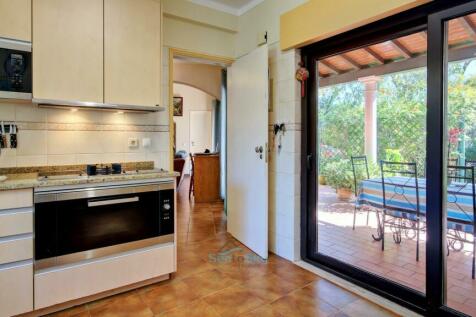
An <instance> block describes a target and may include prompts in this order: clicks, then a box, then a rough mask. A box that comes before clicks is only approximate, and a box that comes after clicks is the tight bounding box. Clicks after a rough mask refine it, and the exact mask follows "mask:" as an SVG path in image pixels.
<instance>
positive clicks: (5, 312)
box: [0, 261, 33, 317]
mask: <svg viewBox="0 0 476 317" xmlns="http://www.w3.org/2000/svg"><path fill="white" fill-rule="evenodd" d="M32 276H33V263H32V261H26V262H24V263H17V264H8V265H1V266H0V317H9V316H14V315H18V314H23V313H26V312H29V311H32V310H33V279H32Z"/></svg>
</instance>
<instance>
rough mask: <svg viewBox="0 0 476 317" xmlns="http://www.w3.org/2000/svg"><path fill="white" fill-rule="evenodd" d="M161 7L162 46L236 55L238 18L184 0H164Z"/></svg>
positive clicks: (225, 55) (220, 54)
mask: <svg viewBox="0 0 476 317" xmlns="http://www.w3.org/2000/svg"><path fill="white" fill-rule="evenodd" d="M162 8H163V12H164V19H163V29H164V33H163V45H164V46H167V47H174V48H180V49H185V50H190V51H194V52H199V53H204V54H209V55H216V56H223V57H230V58H232V57H234V56H235V54H234V53H235V50H234V48H235V36H236V32H237V25H238V17H236V16H234V15H232V14H228V13H223V12H220V11H216V10H212V9H210V8H207V7H203V6H199V5H196V4H194V3H192V2H189V1H185V0H163V7H162Z"/></svg>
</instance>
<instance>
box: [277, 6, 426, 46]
mask: <svg viewBox="0 0 476 317" xmlns="http://www.w3.org/2000/svg"><path fill="white" fill-rule="evenodd" d="M430 1H431V0H365V1H364V0H358V1H356V0H310V1H309V2H307V3H305V4H303V5H301V6H300V7H298V8H296V9H294V10H292V11H289V12H287V13H285V14H284V15H282V16H281V36H280V38H281V49H283V50H285V49H289V48H293V47H300V46H304V45H306V44H310V43H313V42H316V41H319V40H322V39H325V38H328V37H331V36H333V35H336V34H339V33H342V32H345V31H348V30H351V29H354V28H356V27H359V26H362V25H364V24H367V23H370V22H374V21H377V20H380V19H382V18H385V17H388V16H390V15H392V14H395V13H399V12H402V11H405V10H408V9H411V8H414V7H416V6H418V5H421V4H424V3H427V2H430Z"/></svg>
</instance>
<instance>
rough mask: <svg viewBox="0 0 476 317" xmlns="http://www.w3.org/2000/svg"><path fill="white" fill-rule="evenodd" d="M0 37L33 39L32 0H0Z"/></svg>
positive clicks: (28, 40) (22, 39)
mask: <svg viewBox="0 0 476 317" xmlns="http://www.w3.org/2000/svg"><path fill="white" fill-rule="evenodd" d="M0 12H1V13H2V18H1V19H0V37H3V38H8V39H13V40H21V41H27V42H30V41H31V0H14V1H12V0H0Z"/></svg>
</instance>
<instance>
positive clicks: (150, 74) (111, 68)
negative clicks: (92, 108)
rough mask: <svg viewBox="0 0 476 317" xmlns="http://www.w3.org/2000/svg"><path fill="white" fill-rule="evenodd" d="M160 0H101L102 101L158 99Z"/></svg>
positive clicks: (131, 102)
mask: <svg viewBox="0 0 476 317" xmlns="http://www.w3.org/2000/svg"><path fill="white" fill-rule="evenodd" d="M160 36H161V10H160V1H156V0H134V1H131V0H104V85H105V87H104V97H105V98H104V99H105V100H104V102H105V103H112V104H129V105H140V106H155V105H157V104H159V101H160V74H161V70H160V67H161V62H160V54H161V49H160V43H161V42H160Z"/></svg>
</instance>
